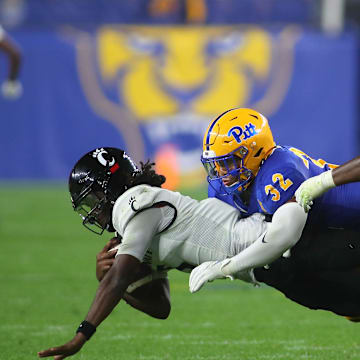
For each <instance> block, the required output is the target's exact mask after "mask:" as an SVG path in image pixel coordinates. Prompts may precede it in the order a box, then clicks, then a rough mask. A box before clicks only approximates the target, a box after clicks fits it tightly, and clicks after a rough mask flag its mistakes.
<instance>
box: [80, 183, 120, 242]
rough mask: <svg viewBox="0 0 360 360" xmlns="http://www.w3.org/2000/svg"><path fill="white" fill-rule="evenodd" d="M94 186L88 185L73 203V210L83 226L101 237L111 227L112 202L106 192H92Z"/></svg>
mask: <svg viewBox="0 0 360 360" xmlns="http://www.w3.org/2000/svg"><path fill="white" fill-rule="evenodd" d="M93 185H94V184H91V185H89V186H88V187H86V188H85V189H84V191H83V192H82V193H81V194H80V196H79V197H78V199H76V200H75V201H73V207H74V210H75V211H76V212H77V213H78V214H79V215H80V217H81V218H82V220H83V222H82V223H83V225H84V226H85V227H86V228H87V229H89V230H90V231H92V232H94V233H96V234H99V235H101V234H102V233H103V232H104V230H109V229H110V226H111V208H112V205H113V203H114V202H113V201H111V199H110V198H109V196H107V195H106V191H105V192H104V191H103V190H100V189H99V190H98V191H94V190H93V187H94V186H93Z"/></svg>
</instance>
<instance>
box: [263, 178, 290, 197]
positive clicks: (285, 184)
mask: <svg viewBox="0 0 360 360" xmlns="http://www.w3.org/2000/svg"><path fill="white" fill-rule="evenodd" d="M272 182H273V183H274V184H276V182H279V186H280V188H281V189H282V190H284V191H286V190H287V189H288V188H289V187H290V186H291V185H292V184H293V182H292V181H291V180H290V179H284V176H283V175H282V174H280V173H275V174H273V176H272ZM265 193H266V195H269V194H271V200H272V201H279V200H280V191H279V190H278V189H276V188H275V187H274V185H271V184H269V185H266V186H265Z"/></svg>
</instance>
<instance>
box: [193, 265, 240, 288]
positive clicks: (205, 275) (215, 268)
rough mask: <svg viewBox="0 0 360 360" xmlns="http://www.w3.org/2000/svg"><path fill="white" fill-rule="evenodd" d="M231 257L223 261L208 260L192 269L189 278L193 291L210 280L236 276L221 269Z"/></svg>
mask: <svg viewBox="0 0 360 360" xmlns="http://www.w3.org/2000/svg"><path fill="white" fill-rule="evenodd" d="M229 261H230V259H225V260H222V261H206V262H204V263H202V264H201V265H199V266H197V267H196V268H195V269H193V270H192V271H191V274H190V279H189V289H190V292H191V293H194V292H197V291H199V290H200V289H201V288H202V287H203V286H204V285H205V284H206V283H207V282H208V281H213V280H215V279H223V278H226V277H228V278H230V279H231V280H233V279H234V278H233V277H232V276H230V275H225V274H224V273H223V272H222V271H221V269H222V267H223V266H224V265H226V264H227V263H228V262H229Z"/></svg>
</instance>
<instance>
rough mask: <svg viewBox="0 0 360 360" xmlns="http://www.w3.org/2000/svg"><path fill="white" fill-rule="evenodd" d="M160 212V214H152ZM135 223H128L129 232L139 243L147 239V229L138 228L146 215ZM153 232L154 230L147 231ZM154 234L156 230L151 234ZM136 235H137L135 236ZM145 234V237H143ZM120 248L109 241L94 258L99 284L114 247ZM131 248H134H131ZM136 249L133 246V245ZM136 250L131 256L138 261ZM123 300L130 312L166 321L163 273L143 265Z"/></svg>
mask: <svg viewBox="0 0 360 360" xmlns="http://www.w3.org/2000/svg"><path fill="white" fill-rule="evenodd" d="M155 211H157V212H159V210H155ZM138 216H139V218H138V219H136V223H137V224H136V225H133V224H131V223H130V225H129V229H128V231H129V232H130V233H131V234H132V236H134V237H138V238H139V239H141V238H143V237H146V236H148V234H149V229H146V228H145V227H144V226H143V227H141V226H138V224H139V223H140V222H142V221H144V220H145V216H146V214H139V215H138ZM150 230H151V231H153V229H150ZM154 231H156V229H155V230H154ZM137 232H138V234H136V233H137ZM145 233H146V234H145ZM118 244H120V240H119V239H118V238H116V237H114V238H112V239H110V240H109V241H108V243H107V244H106V245H105V246H104V248H103V249H102V250H101V251H100V252H99V253H98V254H97V256H96V277H97V279H98V280H99V281H101V280H102V278H103V277H104V276H105V274H106V273H107V272H108V271H109V269H110V267H111V266H112V264H113V262H114V260H115V255H116V253H117V250H111V249H112V248H113V247H114V246H116V245H118ZM132 245H133V246H134V244H132ZM135 246H136V245H135ZM139 246H140V253H139V252H138V251H136V250H135V252H134V254H135V255H136V256H139V257H141V252H142V250H141V248H142V244H139ZM123 299H124V300H125V302H126V303H127V304H128V305H130V306H132V307H133V308H135V309H137V310H140V311H142V312H144V313H145V314H147V315H150V316H152V317H154V318H157V319H166V318H167V317H168V316H169V314H170V311H171V302H170V287H169V281H168V279H167V274H166V273H165V272H160V271H155V270H153V269H151V267H150V266H149V265H147V264H144V263H142V264H141V266H140V268H139V271H138V273H137V274H136V275H135V279H134V282H133V283H132V284H130V286H129V287H128V289H127V290H126V292H125V294H124V296H123Z"/></svg>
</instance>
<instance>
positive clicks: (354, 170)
mask: <svg viewBox="0 0 360 360" xmlns="http://www.w3.org/2000/svg"><path fill="white" fill-rule="evenodd" d="M356 181H360V156H358V157H356V158H354V159H352V160H350V161H348V162H346V163H345V164H343V165H341V166H339V167H337V168H335V169H332V170H328V171H325V172H323V173H321V174H320V175H317V176H314V177H311V178H309V179H307V180H306V181H304V182H303V183H302V184H301V185H300V186H299V188H298V189H297V190H296V193H295V196H296V201H297V202H298V203H299V204H300V205H301V206H302V207H303V208H304V209H305V211H309V210H310V208H311V205H312V204H313V200H314V199H316V198H318V197H319V196H321V195H323V194H324V193H325V192H326V191H328V190H330V189H332V188H334V187H335V186H339V185H344V184H348V183H351V182H356Z"/></svg>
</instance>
